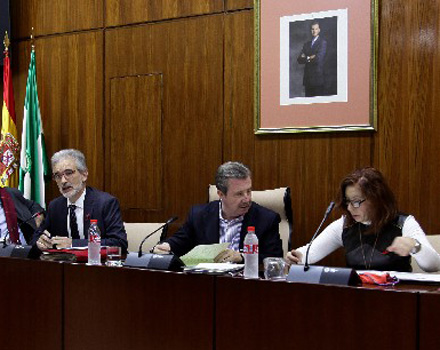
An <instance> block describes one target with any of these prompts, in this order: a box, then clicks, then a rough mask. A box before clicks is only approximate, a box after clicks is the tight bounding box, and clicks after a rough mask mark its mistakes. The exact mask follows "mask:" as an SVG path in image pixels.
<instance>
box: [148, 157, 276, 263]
mask: <svg viewBox="0 0 440 350" xmlns="http://www.w3.org/2000/svg"><path fill="white" fill-rule="evenodd" d="M216 186H217V193H218V195H219V197H220V200H218V201H213V202H210V203H208V204H204V205H198V206H194V207H193V208H191V210H190V213H189V215H188V218H187V220H186V222H185V223H184V225H183V226H182V227H181V228H180V229H179V230H178V232H176V233H175V234H174V235H173V236H172V237H170V238H168V239H167V240H166V241H165V242H163V243H160V244H158V245H156V246H155V247H154V249H153V252H154V253H158V254H160V253H169V252H170V251H172V252H173V253H174V254H176V255H177V256H181V255H184V254H186V253H187V252H188V251H190V250H191V249H192V248H194V247H195V246H196V245H199V244H213V243H223V242H229V243H230V245H229V249H227V250H226V251H225V252H223V253H221V254H220V255H219V262H228V261H230V262H236V263H242V262H243V256H242V255H241V254H240V250H241V249H243V240H244V237H245V235H246V233H247V228H248V226H254V227H255V233H256V235H257V237H258V240H259V242H258V243H259V247H258V248H259V260H260V262H261V261H262V260H263V259H264V258H266V257H269V256H276V257H281V256H283V249H282V244H281V239H280V235H279V223H280V221H281V219H280V216H279V215H278V214H277V213H275V212H273V211H272V210H269V209H267V208H264V207H262V206H260V205H258V204H257V203H254V202H252V179H251V172H250V170H249V169H248V168H247V167H246V166H244V165H243V164H241V163H238V162H227V163H225V164H223V165H221V166H220V167H219V168H218V170H217V175H216Z"/></svg>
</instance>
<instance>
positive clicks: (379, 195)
mask: <svg viewBox="0 0 440 350" xmlns="http://www.w3.org/2000/svg"><path fill="white" fill-rule="evenodd" d="M354 185H359V187H360V189H361V191H362V194H363V195H364V196H365V199H368V201H369V202H370V203H371V204H370V208H371V212H369V213H368V215H369V219H370V220H371V226H370V229H369V230H368V232H370V233H373V232H374V233H378V232H380V231H381V230H382V229H383V227H384V226H385V225H387V224H389V223H390V222H391V221H392V220H393V219H395V217H396V216H397V213H398V210H397V203H396V199H395V198H394V194H393V192H392V191H391V189H390V188H389V186H388V184H387V182H386V180H385V178H384V176H383V175H382V173H381V172H380V171H379V170H377V169H375V168H371V167H366V168H362V169H356V170H355V171H353V172H352V173H351V174H349V175H347V176H346V177H345V178H344V179H343V180H342V182H341V186H340V189H339V193H338V198H337V205H338V207H339V208H341V209H342V211H343V212H344V214H345V215H346V218H345V225H346V226H351V225H353V224H354V223H355V220H354V219H353V217H352V216H351V214H350V212H349V211H348V205H347V203H346V201H347V199H346V198H345V190H346V188H347V187H348V186H354Z"/></svg>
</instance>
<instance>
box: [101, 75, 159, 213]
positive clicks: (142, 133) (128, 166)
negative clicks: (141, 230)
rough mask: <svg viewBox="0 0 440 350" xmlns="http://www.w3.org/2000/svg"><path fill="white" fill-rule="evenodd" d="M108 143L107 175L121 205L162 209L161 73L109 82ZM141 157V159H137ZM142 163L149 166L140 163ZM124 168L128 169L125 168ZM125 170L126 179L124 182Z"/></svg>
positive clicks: (132, 208)
mask: <svg viewBox="0 0 440 350" xmlns="http://www.w3.org/2000/svg"><path fill="white" fill-rule="evenodd" d="M110 96H111V99H110V101H109V105H110V108H111V112H110V118H108V119H107V120H109V123H108V124H109V125H108V128H109V132H110V137H109V138H110V144H109V147H110V149H109V152H110V154H111V157H110V158H109V169H112V171H111V172H109V173H108V175H107V180H108V182H110V188H111V191H112V193H113V195H115V196H116V197H117V198H119V199H120V204H121V206H122V207H123V208H130V210H135V209H139V210H142V209H148V210H160V209H162V195H163V193H162V166H163V165H162V163H163V159H162V141H163V140H162V124H161V122H162V76H161V75H160V74H150V75H142V76H132V77H125V78H115V79H112V80H111V82H110ZM140 160H143V161H140ZM144 162H145V163H148V164H149V166H144ZM127 170H128V171H127ZM127 172H129V173H130V180H131V181H127Z"/></svg>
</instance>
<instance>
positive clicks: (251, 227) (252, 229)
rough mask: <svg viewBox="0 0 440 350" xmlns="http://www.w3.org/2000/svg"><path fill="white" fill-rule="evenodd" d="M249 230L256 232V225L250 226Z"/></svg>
mask: <svg viewBox="0 0 440 350" xmlns="http://www.w3.org/2000/svg"><path fill="white" fill-rule="evenodd" d="M247 230H248V232H249V231H253V232H255V227H254V226H248V229H247Z"/></svg>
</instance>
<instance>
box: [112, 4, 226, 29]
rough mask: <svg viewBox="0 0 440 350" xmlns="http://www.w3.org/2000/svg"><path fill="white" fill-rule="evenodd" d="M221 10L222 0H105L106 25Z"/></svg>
mask: <svg viewBox="0 0 440 350" xmlns="http://www.w3.org/2000/svg"><path fill="white" fill-rule="evenodd" d="M221 11H223V0H199V1H194V0H106V6H105V12H106V25H107V26H117V25H124V24H129V23H142V22H148V21H158V20H163V19H170V18H179V17H187V16H194V15H201V14H208V13H216V12H221Z"/></svg>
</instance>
